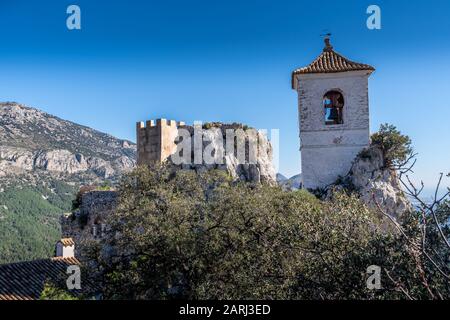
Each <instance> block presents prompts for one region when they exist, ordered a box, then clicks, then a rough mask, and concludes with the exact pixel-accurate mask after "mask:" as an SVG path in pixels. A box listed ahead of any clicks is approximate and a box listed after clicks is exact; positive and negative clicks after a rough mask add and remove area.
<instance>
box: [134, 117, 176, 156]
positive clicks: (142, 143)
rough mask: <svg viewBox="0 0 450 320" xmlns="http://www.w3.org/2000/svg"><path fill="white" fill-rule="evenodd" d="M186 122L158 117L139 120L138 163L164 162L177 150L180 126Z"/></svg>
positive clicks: (137, 126)
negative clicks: (176, 140) (144, 120)
mask: <svg viewBox="0 0 450 320" xmlns="http://www.w3.org/2000/svg"><path fill="white" fill-rule="evenodd" d="M183 125H184V122H176V121H174V120H166V119H158V120H156V121H154V120H149V121H147V122H146V123H145V124H144V122H138V123H137V124H136V139H137V163H138V165H142V164H155V163H161V162H164V161H165V160H166V159H167V158H168V157H169V156H170V155H171V154H173V153H174V152H175V151H176V150H177V146H176V144H175V139H176V137H177V136H178V126H183Z"/></svg>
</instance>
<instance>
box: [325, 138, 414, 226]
mask: <svg viewBox="0 0 450 320" xmlns="http://www.w3.org/2000/svg"><path fill="white" fill-rule="evenodd" d="M384 163H385V162H384V158H383V153H382V151H381V149H380V148H379V147H377V146H370V147H368V148H366V149H364V150H363V151H361V152H360V153H359V155H358V156H357V157H356V159H355V161H354V162H353V164H352V167H351V169H350V172H349V174H348V175H347V176H346V177H344V178H342V179H341V180H340V181H338V182H337V183H336V184H335V185H333V186H331V187H330V188H328V196H330V190H333V188H338V189H339V188H341V189H342V188H345V189H347V190H350V191H354V192H357V194H358V195H359V197H360V199H361V200H362V201H364V202H365V203H366V204H367V205H368V206H369V207H371V208H374V209H378V206H379V207H380V208H381V209H382V210H383V211H384V212H385V213H387V214H389V215H390V216H392V217H394V218H399V217H401V215H402V214H403V213H404V212H406V211H407V210H410V209H411V203H410V202H409V200H408V199H407V197H406V196H405V194H404V192H403V191H402V188H401V185H400V181H399V178H398V176H397V173H396V171H395V170H392V169H389V168H386V167H385V165H384Z"/></svg>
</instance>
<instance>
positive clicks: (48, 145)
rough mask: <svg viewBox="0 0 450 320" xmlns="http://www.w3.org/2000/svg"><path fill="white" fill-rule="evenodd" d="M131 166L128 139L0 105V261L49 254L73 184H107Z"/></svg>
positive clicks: (19, 107) (30, 110)
mask: <svg viewBox="0 0 450 320" xmlns="http://www.w3.org/2000/svg"><path fill="white" fill-rule="evenodd" d="M135 165H136V145H135V144H134V143H132V142H130V141H127V140H121V139H117V138H114V137H113V136H111V135H108V134H105V133H102V132H99V131H96V130H94V129H91V128H88V127H85V126H81V125H78V124H76V123H73V122H70V121H66V120H62V119H60V118H57V117H55V116H52V115H50V114H47V113H45V112H42V111H39V110H37V109H34V108H29V107H26V106H24V105H20V104H18V103H14V102H6V103H0V263H4V262H11V261H18V260H27V259H35V258H44V257H48V256H49V255H50V256H51V255H52V253H53V245H54V243H55V240H56V239H57V238H58V237H59V222H58V219H59V216H60V214H61V213H63V212H65V211H69V210H70V209H71V201H72V199H73V196H74V194H75V192H76V191H77V189H78V188H79V186H80V185H85V184H99V185H101V184H106V183H108V184H109V183H113V182H114V181H116V180H117V179H118V178H119V177H120V176H121V175H122V174H123V173H125V172H127V171H129V170H131V169H132V168H133V167H134V166H135Z"/></svg>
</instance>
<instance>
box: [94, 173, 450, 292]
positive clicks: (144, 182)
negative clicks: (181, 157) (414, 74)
mask: <svg viewBox="0 0 450 320" xmlns="http://www.w3.org/2000/svg"><path fill="white" fill-rule="evenodd" d="M119 191H120V199H121V200H120V205H119V209H118V210H117V211H116V213H115V214H113V215H112V216H111V217H110V220H109V221H108V224H109V225H110V226H111V228H112V232H114V233H115V235H116V236H115V237H111V238H110V239H109V241H110V243H107V244H108V245H111V246H113V247H115V249H116V250H117V254H118V256H117V257H116V259H114V260H112V261H110V260H102V258H103V257H102V256H101V255H100V254H99V252H100V250H93V252H94V251H95V252H97V255H94V256H92V257H91V258H93V259H96V260H97V261H99V263H100V265H101V269H102V270H104V271H105V273H104V277H103V279H102V281H103V283H104V297H105V298H107V299H174V298H187V299H374V298H377V299H381V298H390V299H392V298H403V294H402V293H401V292H399V291H398V290H397V289H398V286H397V285H395V283H393V282H392V281H390V280H389V279H388V278H387V275H386V274H383V275H382V276H383V277H384V278H382V279H383V281H382V285H383V287H382V289H381V290H369V289H367V287H366V279H367V274H366V271H367V267H369V266H371V265H378V266H380V267H382V268H383V270H385V271H388V272H389V277H392V278H395V279H398V280H399V281H402V282H404V283H407V284H408V286H410V287H411V288H413V290H415V291H416V292H417V296H419V297H420V296H422V295H423V296H426V292H425V291H424V290H425V289H424V288H423V286H422V285H421V279H420V276H419V272H418V270H417V268H416V264H415V260H414V259H415V258H416V257H414V256H413V255H411V254H409V253H408V251H407V245H406V244H407V242H406V241H407V240H405V239H404V237H403V236H402V235H401V234H399V233H396V232H392V231H390V229H389V228H387V227H386V221H384V220H382V219H381V218H380V215H379V214H377V213H375V212H372V211H371V210H369V209H368V208H367V207H366V206H364V205H363V204H362V203H361V202H360V201H359V200H358V199H357V198H355V197H354V196H348V195H345V194H340V193H336V194H335V196H334V197H333V199H332V200H331V201H328V202H322V201H320V200H318V199H317V198H316V197H314V196H313V195H311V194H309V193H308V192H306V191H304V190H301V191H295V192H284V191H282V190H281V189H280V188H278V187H272V186H268V185H253V184H248V183H234V182H232V181H230V179H229V177H227V176H226V175H224V174H223V173H220V172H216V171H209V172H206V173H202V174H199V175H198V174H196V173H195V172H193V171H178V172H172V171H171V170H170V169H168V168H165V167H161V168H152V169H150V170H149V169H148V168H145V167H141V168H138V169H137V170H135V171H134V172H132V173H131V174H129V175H128V176H126V177H125V178H124V179H123V181H122V183H121V186H120V189H119ZM408 228H409V229H408V230H409V232H411V233H412V234H414V233H415V232H418V229H417V225H415V224H414V223H411V224H410V225H409V227H408ZM430 277H431V276H430ZM430 283H431V284H432V285H436V286H441V287H445V281H444V280H443V279H442V277H439V276H436V275H433V279H431V278H430ZM444 292H447V293H446V295H447V297H448V289H447V291H444Z"/></svg>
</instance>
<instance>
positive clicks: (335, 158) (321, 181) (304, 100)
mask: <svg viewBox="0 0 450 320" xmlns="http://www.w3.org/2000/svg"><path fill="white" fill-rule="evenodd" d="M298 80H299V81H298V87H297V92H298V105H299V123H300V144H301V157H302V175H303V184H304V186H305V187H306V188H308V189H315V188H324V187H326V186H327V185H329V184H331V183H333V182H335V181H336V179H337V178H338V177H339V176H345V175H346V174H347V173H348V172H349V170H350V168H351V165H352V162H353V160H354V159H355V157H356V155H357V154H358V153H359V152H360V151H361V150H362V149H363V148H365V147H367V146H368V145H369V141H370V140H369V102H368V74H367V73H364V72H360V71H358V72H345V73H336V74H325V75H324V74H320V75H304V76H299V78H298ZM330 90H336V91H339V92H341V93H342V95H343V97H344V102H345V104H344V108H343V122H344V123H343V124H340V125H325V121H324V118H325V109H324V107H323V97H324V95H325V94H326V93H327V92H328V91H330Z"/></svg>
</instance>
